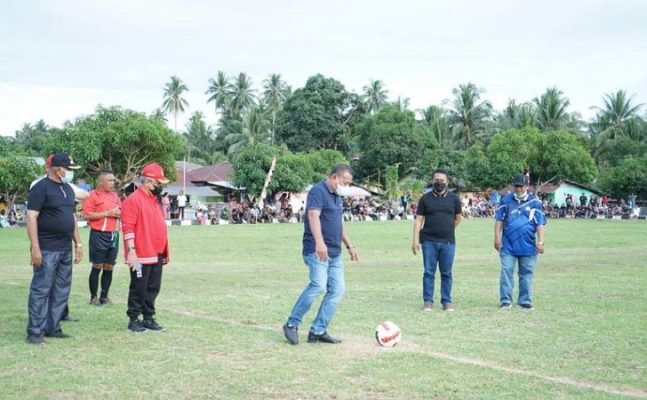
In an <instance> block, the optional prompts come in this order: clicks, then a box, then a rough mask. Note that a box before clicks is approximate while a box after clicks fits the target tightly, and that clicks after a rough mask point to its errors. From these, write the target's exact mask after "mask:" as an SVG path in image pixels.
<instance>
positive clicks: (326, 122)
mask: <svg viewBox="0 0 647 400" xmlns="http://www.w3.org/2000/svg"><path fill="white" fill-rule="evenodd" d="M364 113H365V111H364V108H363V106H362V104H361V102H360V101H358V98H357V96H354V95H353V94H351V93H348V92H347V91H346V89H345V88H344V85H342V84H341V82H339V81H337V80H335V79H333V78H326V77H324V76H323V75H320V74H319V75H315V76H312V77H310V78H309V79H308V81H307V82H306V84H305V86H304V87H303V88H300V89H297V90H295V92H294V94H292V96H290V97H289V98H288V99H287V100H286V102H285V104H284V106H283V112H281V113H280V114H279V116H278V118H277V124H276V137H277V142H279V143H281V142H282V143H285V144H286V145H287V146H288V148H290V149H291V150H292V151H308V150H313V149H335V150H339V151H341V152H342V153H344V154H347V153H348V152H349V151H350V145H351V132H352V128H353V126H354V125H355V124H356V123H357V122H358V121H359V120H360V118H359V117H360V116H362V115H364Z"/></svg>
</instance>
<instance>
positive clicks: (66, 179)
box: [61, 171, 74, 183]
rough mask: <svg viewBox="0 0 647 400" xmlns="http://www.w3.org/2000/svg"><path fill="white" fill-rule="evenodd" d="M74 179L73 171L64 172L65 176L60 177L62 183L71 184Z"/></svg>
mask: <svg viewBox="0 0 647 400" xmlns="http://www.w3.org/2000/svg"><path fill="white" fill-rule="evenodd" d="M73 179H74V171H65V175H63V176H61V180H62V181H63V183H71V182H72V180H73Z"/></svg>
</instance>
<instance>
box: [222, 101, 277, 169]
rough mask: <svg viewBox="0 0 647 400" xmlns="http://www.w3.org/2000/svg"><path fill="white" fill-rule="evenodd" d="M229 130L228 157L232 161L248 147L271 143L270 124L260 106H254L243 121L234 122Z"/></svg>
mask: <svg viewBox="0 0 647 400" xmlns="http://www.w3.org/2000/svg"><path fill="white" fill-rule="evenodd" d="M228 129H229V132H228V134H227V136H225V142H226V143H227V144H228V145H229V147H228V149H227V155H228V156H229V157H230V159H233V158H235V157H236V155H237V154H238V153H239V152H240V151H241V150H242V149H243V147H245V146H247V145H254V144H257V143H267V142H269V134H270V124H269V121H268V119H267V118H266V116H265V111H264V110H263V108H261V107H260V106H252V107H251V108H250V109H249V111H248V112H247V113H246V114H245V115H244V116H243V119H242V121H238V120H232V121H231V125H230V126H228Z"/></svg>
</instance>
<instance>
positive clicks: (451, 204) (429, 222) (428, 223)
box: [411, 168, 462, 311]
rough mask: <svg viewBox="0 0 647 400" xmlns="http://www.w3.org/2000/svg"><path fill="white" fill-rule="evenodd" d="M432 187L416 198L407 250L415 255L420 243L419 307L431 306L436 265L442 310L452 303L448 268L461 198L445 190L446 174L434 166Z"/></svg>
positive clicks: (450, 275) (460, 217)
mask: <svg viewBox="0 0 647 400" xmlns="http://www.w3.org/2000/svg"><path fill="white" fill-rule="evenodd" d="M431 182H432V187H433V189H432V190H431V191H429V192H427V193H425V195H424V196H422V198H421V199H420V201H419V202H418V209H417V212H416V221H415V223H414V226H413V243H412V244H411V250H412V251H413V254H414V255H415V254H417V253H418V250H420V247H421V246H422V260H423V266H424V274H423V278H422V299H423V304H422V309H423V310H425V311H430V310H431V309H432V308H433V306H434V284H435V277H436V267H438V268H439V269H440V279H441V280H440V302H441V304H442V305H443V310H445V311H454V306H453V305H452V284H453V278H452V268H453V265H454V254H455V253H456V237H455V234H454V232H455V230H456V227H457V226H458V224H460V223H461V220H462V208H461V200H460V199H459V198H458V196H456V195H455V194H454V193H450V192H449V191H448V190H447V185H448V183H449V173H448V172H447V171H446V170H444V169H442V168H438V169H436V170H435V171H434V172H433V173H432V181H431Z"/></svg>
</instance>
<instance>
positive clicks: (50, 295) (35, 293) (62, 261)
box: [27, 250, 72, 335]
mask: <svg viewBox="0 0 647 400" xmlns="http://www.w3.org/2000/svg"><path fill="white" fill-rule="evenodd" d="M41 255H42V263H41V265H40V267H38V268H34V276H33V278H32V280H31V287H30V289H29V302H28V311H29V323H28V325H27V334H28V335H40V334H42V333H54V332H56V331H60V330H61V318H62V317H63V312H64V311H65V307H66V306H67V300H68V298H69V296H70V289H71V288H72V252H71V251H70V250H68V251H48V250H42V251H41Z"/></svg>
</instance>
